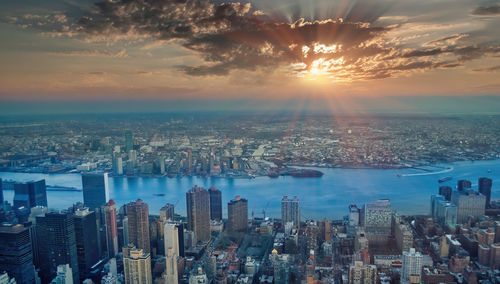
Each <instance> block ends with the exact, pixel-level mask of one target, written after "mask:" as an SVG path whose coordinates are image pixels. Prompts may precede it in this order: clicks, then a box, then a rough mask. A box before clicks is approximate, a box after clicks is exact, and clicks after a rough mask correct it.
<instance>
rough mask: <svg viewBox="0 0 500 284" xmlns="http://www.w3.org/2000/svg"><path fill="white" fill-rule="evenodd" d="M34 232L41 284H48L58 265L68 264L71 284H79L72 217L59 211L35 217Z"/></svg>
mask: <svg viewBox="0 0 500 284" xmlns="http://www.w3.org/2000/svg"><path fill="white" fill-rule="evenodd" d="M36 230H37V232H36V233H37V234H36V235H37V241H38V250H39V255H40V274H39V276H40V278H41V279H42V283H49V282H50V281H51V280H52V279H53V278H54V277H55V276H56V274H57V266H58V265H60V264H69V266H70V267H71V270H72V273H73V283H75V284H77V283H80V280H79V279H80V277H79V270H78V254H77V250H76V236H75V223H74V220H73V215H72V214H71V213H69V212H64V211H61V212H48V213H46V214H45V216H37V217H36Z"/></svg>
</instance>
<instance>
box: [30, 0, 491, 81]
mask: <svg viewBox="0 0 500 284" xmlns="http://www.w3.org/2000/svg"><path fill="white" fill-rule="evenodd" d="M490 8H491V7H489V8H488V9H487V10H488V11H489V13H491V11H492V9H490ZM476 10H477V9H476ZM493 10H494V9H493ZM384 12H385V10H384V9H381V8H380V7H379V8H377V9H376V7H373V9H372V8H370V9H367V8H366V7H363V5H354V6H353V7H351V9H348V12H346V13H344V14H343V15H342V18H335V19H322V20H305V19H304V18H298V16H294V17H292V21H290V20H289V19H288V18H286V17H283V16H278V15H268V14H266V13H265V12H264V11H262V10H257V9H254V8H253V7H252V5H251V4H250V3H239V2H234V3H214V2H210V1H205V0H155V1H141V0H137V1H128V0H115V1H102V2H98V3H96V4H95V10H93V11H92V12H89V13H87V14H86V15H85V16H82V17H80V18H78V19H77V20H75V21H69V20H68V19H67V18H66V17H60V16H57V17H56V16H55V15H53V16H51V17H49V18H50V19H51V20H50V21H51V23H52V24H51V25H50V27H53V26H54V25H55V23H58V24H59V28H51V29H49V31H46V33H47V34H49V35H51V36H67V37H72V38H78V39H80V40H83V41H86V42H92V43H95V42H97V43H105V44H106V45H108V46H113V45H118V44H120V45H122V42H123V41H125V42H126V43H127V44H130V43H135V44H138V45H142V47H141V48H142V49H143V50H148V49H159V48H166V47H165V43H173V44H179V45H181V46H183V47H184V48H185V49H187V50H189V51H191V52H192V53H193V54H196V55H197V56H198V57H199V59H201V64H199V65H192V64H190V65H177V66H175V68H177V70H179V71H181V72H183V73H185V74H187V75H189V76H227V75H230V74H231V73H232V72H233V71H235V70H239V71H260V72H269V73H271V72H275V71H276V70H278V69H279V70H288V72H289V75H291V76H306V75H307V74H316V75H325V76H328V77H332V78H334V79H335V80H366V79H381V78H387V77H394V76H401V75H405V74H409V73H411V72H414V71H419V70H432V69H445V68H456V67H460V66H463V62H465V61H468V60H473V59H477V58H481V57H484V56H495V55H498V53H499V52H500V51H499V47H498V46H492V45H481V44H467V43H466V42H465V40H466V39H467V38H468V37H469V35H468V34H467V33H456V31H455V33H454V34H451V35H446V34H445V33H446V31H447V30H448V29H450V27H452V25H450V24H445V23H425V24H420V25H413V26H412V25H409V24H408V21H409V18H408V17H406V16H383V14H384ZM478 13H484V11H483V12H478ZM296 14H297V15H298V13H296ZM57 15H59V14H57ZM25 18H27V20H29V21H30V23H32V24H34V23H36V22H40V17H37V16H32V15H30V16H26V15H25ZM42 18H43V17H42ZM399 21H401V22H400V23H398V22H399ZM21 22H22V21H21ZM24 24H25V23H24ZM42 26H44V25H42ZM405 27H410V28H411V29H412V31H415V32H417V31H418V32H419V33H421V32H439V33H440V35H442V34H444V36H441V38H438V39H435V40H432V41H428V42H426V43H423V44H422V43H420V44H419V45H418V46H408V45H405V44H404V43H403V42H402V40H400V39H393V38H390V37H389V36H388V33H389V32H391V31H394V30H404V29H405ZM54 54H56V53H54ZM57 54H61V55H72V56H113V57H125V56H127V54H126V52H125V51H124V50H123V53H121V52H119V53H110V52H107V51H97V50H93V51H75V52H63V53H60V52H58V53H57Z"/></svg>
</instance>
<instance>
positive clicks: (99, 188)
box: [82, 173, 109, 210]
mask: <svg viewBox="0 0 500 284" xmlns="http://www.w3.org/2000/svg"><path fill="white" fill-rule="evenodd" d="M82 185H83V204H84V205H85V206H86V207H88V208H89V209H90V210H94V209H96V208H99V209H100V208H101V206H104V204H106V202H108V200H109V189H108V174H107V173H104V174H83V175H82Z"/></svg>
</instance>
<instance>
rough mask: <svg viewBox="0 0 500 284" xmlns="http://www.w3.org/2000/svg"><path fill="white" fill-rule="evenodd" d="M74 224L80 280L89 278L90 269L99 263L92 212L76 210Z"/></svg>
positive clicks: (94, 217) (94, 216) (95, 225)
mask: <svg viewBox="0 0 500 284" xmlns="http://www.w3.org/2000/svg"><path fill="white" fill-rule="evenodd" d="M73 221H74V223H75V241H76V253H77V256H78V271H79V273H80V279H86V278H88V277H89V276H90V272H91V268H92V266H94V264H96V263H97V262H98V261H99V251H98V249H96V248H97V247H98V246H97V236H98V234H97V223H96V214H95V212H94V211H89V209H88V208H83V209H78V210H76V211H75V214H74V215H73Z"/></svg>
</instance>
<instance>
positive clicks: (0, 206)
mask: <svg viewBox="0 0 500 284" xmlns="http://www.w3.org/2000/svg"><path fill="white" fill-rule="evenodd" d="M1 210H3V183H2V179H1V178H0V211H1Z"/></svg>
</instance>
